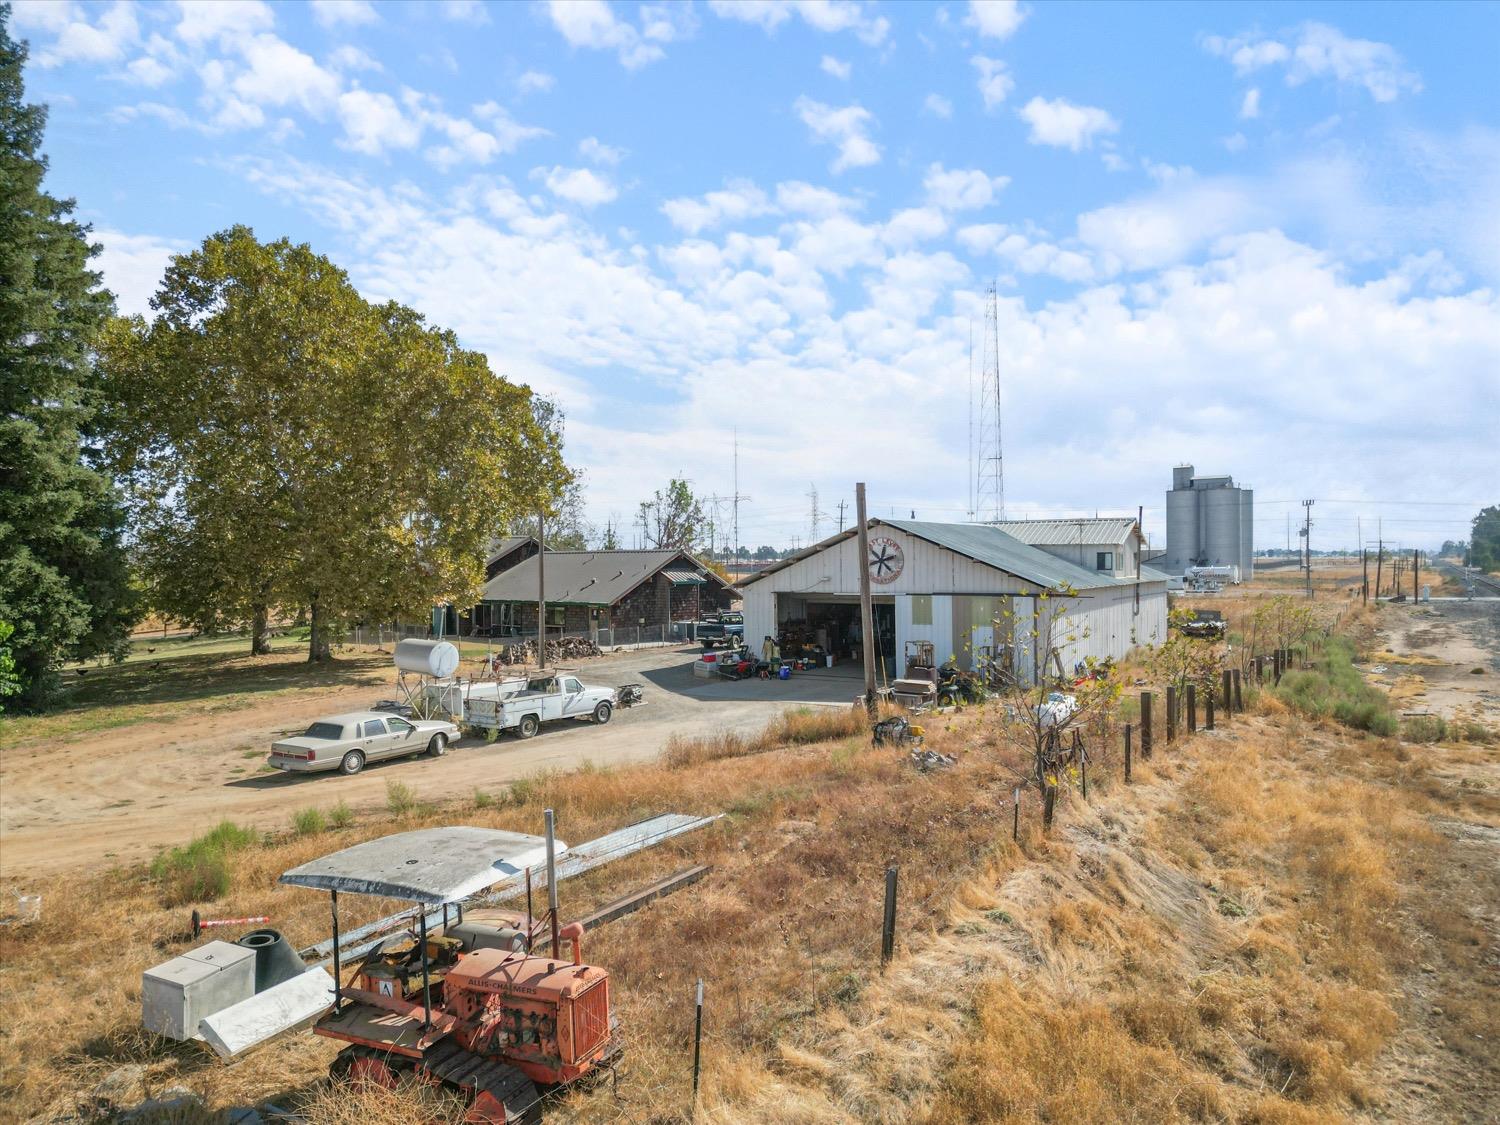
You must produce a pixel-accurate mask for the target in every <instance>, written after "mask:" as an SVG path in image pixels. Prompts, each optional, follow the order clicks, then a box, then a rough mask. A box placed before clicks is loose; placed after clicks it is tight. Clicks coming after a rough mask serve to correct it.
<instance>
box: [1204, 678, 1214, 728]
mask: <svg viewBox="0 0 1500 1125" xmlns="http://www.w3.org/2000/svg"><path fill="white" fill-rule="evenodd" d="M1203 720H1204V722H1203V729H1204V730H1213V729H1214V691H1213V688H1209V689H1208V690H1207V691H1206V692H1204V693H1203Z"/></svg>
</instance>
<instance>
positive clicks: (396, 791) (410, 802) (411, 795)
mask: <svg viewBox="0 0 1500 1125" xmlns="http://www.w3.org/2000/svg"><path fill="white" fill-rule="evenodd" d="M385 807H386V808H388V809H390V810H391V812H393V813H395V814H396V815H397V816H405V815H406V814H407V813H409V812H413V811H414V810H415V809H416V807H417V794H416V792H415V791H414V790H413V789H412V787H411V786H410V785H407V784H406V783H405V782H404V781H387V782H386V783H385Z"/></svg>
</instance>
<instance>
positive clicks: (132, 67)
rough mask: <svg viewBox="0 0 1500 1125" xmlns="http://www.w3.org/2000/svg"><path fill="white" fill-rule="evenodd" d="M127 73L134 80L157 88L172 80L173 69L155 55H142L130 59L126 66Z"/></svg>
mask: <svg viewBox="0 0 1500 1125" xmlns="http://www.w3.org/2000/svg"><path fill="white" fill-rule="evenodd" d="M125 73H126V74H128V75H129V76H130V79H131V80H132V81H134V82H139V83H140V84H141V85H142V86H149V87H151V88H152V89H155V88H156V87H158V86H164V85H166V83H168V82H170V81H171V79H172V74H173V70H172V68H171V67H170V66H168V65H167V64H166V63H164V62H162V61H161V60H160V59H159V58H157V57H155V56H154V55H142V56H141V57H140V58H138V59H132V60H131V61H130V63H129V64H128V65H127V66H126V67H125Z"/></svg>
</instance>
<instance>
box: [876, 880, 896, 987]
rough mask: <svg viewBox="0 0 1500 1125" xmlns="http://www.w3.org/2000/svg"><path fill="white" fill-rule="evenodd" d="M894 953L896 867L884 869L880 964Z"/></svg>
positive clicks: (888, 959)
mask: <svg viewBox="0 0 1500 1125" xmlns="http://www.w3.org/2000/svg"><path fill="white" fill-rule="evenodd" d="M895 953H896V867H895V865H894V864H892V865H891V866H890V867H887V868H886V869H885V918H884V920H883V921H882V923H881V926H880V965H881V968H884V967H885V966H886V965H889V964H890V963H891V958H892V957H893V956H895Z"/></svg>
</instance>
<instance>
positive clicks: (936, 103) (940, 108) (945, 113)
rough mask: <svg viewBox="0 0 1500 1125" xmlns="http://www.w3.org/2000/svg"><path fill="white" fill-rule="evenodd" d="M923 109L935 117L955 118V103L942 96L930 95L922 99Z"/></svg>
mask: <svg viewBox="0 0 1500 1125" xmlns="http://www.w3.org/2000/svg"><path fill="white" fill-rule="evenodd" d="M922 109H923V110H924V111H926V112H927V113H930V114H932V116H934V117H941V118H944V119H946V118H949V117H952V116H953V103H952V102H951V101H949V100H948V99H947V98H945V97H943V95H942V94H928V95H927V97H925V98H923V99H922Z"/></svg>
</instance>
